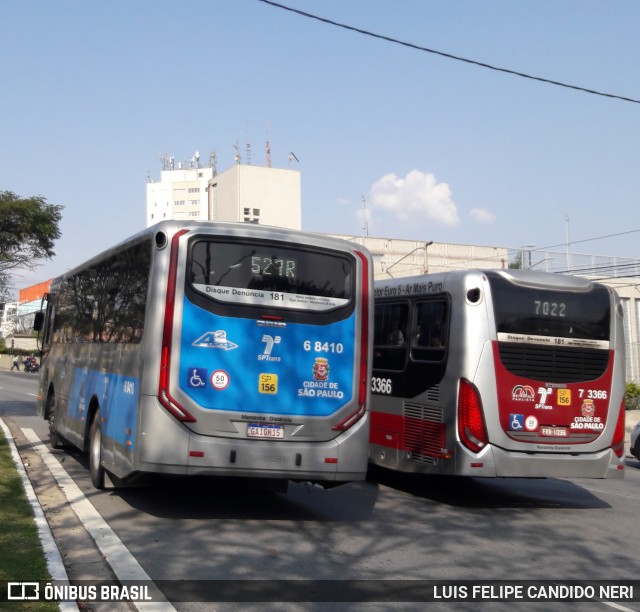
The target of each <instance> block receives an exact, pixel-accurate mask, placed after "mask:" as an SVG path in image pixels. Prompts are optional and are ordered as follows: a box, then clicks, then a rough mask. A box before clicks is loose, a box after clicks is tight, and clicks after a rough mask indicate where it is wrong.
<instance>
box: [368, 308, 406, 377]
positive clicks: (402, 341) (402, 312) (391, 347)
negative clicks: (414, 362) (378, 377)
mask: <svg viewBox="0 0 640 612" xmlns="http://www.w3.org/2000/svg"><path fill="white" fill-rule="evenodd" d="M408 320H409V305H408V304H407V303H400V304H398V303H396V304H380V303H378V304H376V306H375V327H374V336H373V346H374V349H373V367H374V368H376V369H380V370H402V369H403V368H404V365H405V363H406V360H407V345H408V342H407V339H408V337H409V336H408V333H407V322H408Z"/></svg>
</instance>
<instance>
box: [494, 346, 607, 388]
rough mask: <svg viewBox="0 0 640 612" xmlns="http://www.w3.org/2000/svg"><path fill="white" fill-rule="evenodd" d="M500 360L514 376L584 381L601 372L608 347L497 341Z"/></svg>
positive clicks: (545, 380) (542, 379) (546, 379)
mask: <svg viewBox="0 0 640 612" xmlns="http://www.w3.org/2000/svg"><path fill="white" fill-rule="evenodd" d="M498 346H499V352H500V360H501V361H502V364H503V365H504V367H505V368H507V370H509V372H511V373H512V374H516V375H517V376H524V377H526V378H533V379H534V380H541V381H544V382H567V383H570V382H583V381H586V380H594V379H596V378H599V377H600V376H602V375H603V374H604V372H605V370H606V369H607V366H608V364H609V351H607V350H601V349H581V348H573V347H554V346H536V345H531V344H529V345H527V344H510V343H508V342H500V343H499V345H498Z"/></svg>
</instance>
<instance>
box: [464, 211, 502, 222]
mask: <svg viewBox="0 0 640 612" xmlns="http://www.w3.org/2000/svg"><path fill="white" fill-rule="evenodd" d="M469 215H471V218H472V219H473V220H474V221H477V222H478V223H482V224H483V225H493V224H494V223H495V221H496V216H495V215H494V214H493V213H492V212H491V211H490V210H487V209H486V208H472V209H471V211H470V212H469Z"/></svg>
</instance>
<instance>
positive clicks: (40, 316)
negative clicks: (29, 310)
mask: <svg viewBox="0 0 640 612" xmlns="http://www.w3.org/2000/svg"><path fill="white" fill-rule="evenodd" d="M43 326H44V312H42V310H40V311H38V312H36V314H35V316H34V318H33V330H34V331H37V332H39V331H42V328H43Z"/></svg>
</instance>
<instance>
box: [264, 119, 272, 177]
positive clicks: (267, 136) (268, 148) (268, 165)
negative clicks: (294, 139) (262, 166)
mask: <svg viewBox="0 0 640 612" xmlns="http://www.w3.org/2000/svg"><path fill="white" fill-rule="evenodd" d="M264 131H265V139H266V149H267V168H271V143H270V142H269V120H268V119H267V121H266V124H265V130H264Z"/></svg>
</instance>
